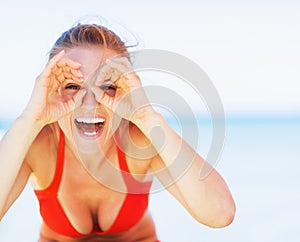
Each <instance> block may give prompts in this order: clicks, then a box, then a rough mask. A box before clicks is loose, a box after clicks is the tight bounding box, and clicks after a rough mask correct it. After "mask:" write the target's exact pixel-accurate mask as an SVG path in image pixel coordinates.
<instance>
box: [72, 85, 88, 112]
mask: <svg viewBox="0 0 300 242" xmlns="http://www.w3.org/2000/svg"><path fill="white" fill-rule="evenodd" d="M85 94H86V90H85V89H81V90H79V91H78V92H77V93H76V94H75V95H74V96H73V98H72V100H73V102H74V103H75V105H74V108H75V107H79V106H80V105H81V104H82V99H83V97H84V96H85Z"/></svg>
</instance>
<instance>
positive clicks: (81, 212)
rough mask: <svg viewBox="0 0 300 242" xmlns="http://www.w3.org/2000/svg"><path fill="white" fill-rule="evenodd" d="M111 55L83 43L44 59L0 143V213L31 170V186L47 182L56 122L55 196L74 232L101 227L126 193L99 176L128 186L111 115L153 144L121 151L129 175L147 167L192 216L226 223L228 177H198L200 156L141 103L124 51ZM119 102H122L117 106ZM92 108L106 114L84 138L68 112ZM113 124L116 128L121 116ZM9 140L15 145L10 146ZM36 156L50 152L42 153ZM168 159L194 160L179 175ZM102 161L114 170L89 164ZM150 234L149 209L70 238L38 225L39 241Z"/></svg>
mask: <svg viewBox="0 0 300 242" xmlns="http://www.w3.org/2000/svg"><path fill="white" fill-rule="evenodd" d="M117 55H118V53H116V52H115V51H113V50H108V49H103V48H101V47H97V46H89V47H85V46H82V47H76V48H72V49H67V50H65V51H63V52H60V53H59V54H58V55H56V56H55V57H53V58H52V59H51V60H50V62H49V63H48V64H47V65H46V67H45V69H44V71H43V72H42V73H41V75H40V76H39V77H38V78H37V80H36V84H35V87H34V90H33V93H32V96H31V99H30V101H29V103H28V105H27V107H26V108H25V110H24V112H23V113H22V115H21V116H20V117H19V118H18V119H17V120H16V121H15V122H14V124H13V125H12V127H11V128H10V130H9V131H8V132H7V134H6V135H5V137H4V138H3V139H2V141H1V143H0V157H1V160H0V176H1V177H3V179H2V181H4V182H1V184H0V190H1V191H3V194H4V196H1V199H0V218H2V217H3V216H4V214H5V213H6V211H7V210H8V209H9V207H10V206H11V205H12V204H13V202H14V201H15V200H16V198H17V197H18V195H19V194H20V193H21V192H22V190H23V188H24V186H25V185H26V183H27V180H28V179H29V177H31V183H32V186H33V188H34V189H45V188H46V187H48V186H49V185H50V184H51V181H52V180H53V177H54V172H55V168H56V155H57V146H58V141H59V132H60V129H61V130H62V131H63V132H64V134H65V167H64V174H63V178H62V181H61V185H60V188H59V194H58V197H59V201H60V203H61V205H62V207H63V209H64V211H65V213H66V215H67V217H68V219H69V220H70V222H71V224H72V225H73V226H74V228H75V229H76V230H77V231H78V232H80V233H82V234H88V233H89V232H90V231H91V230H92V228H93V224H94V221H95V219H96V220H97V221H98V224H99V226H100V227H101V228H102V230H107V229H108V228H109V227H110V226H111V225H112V223H113V222H114V220H115V218H116V217H117V215H118V212H119V209H120V207H121V205H122V202H123V201H124V199H125V194H124V193H122V192H118V191H116V189H110V188H109V187H107V186H105V184H106V183H105V182H110V183H113V184H114V187H115V188H117V189H118V190H123V189H125V190H126V186H125V184H124V181H123V179H122V176H121V172H120V171H119V167H118V158H117V153H116V143H115V140H114V138H113V127H114V126H113V125H112V120H113V118H115V117H119V118H120V117H121V118H123V120H127V121H128V122H129V125H128V134H129V136H130V139H131V141H132V142H133V143H134V145H135V146H136V147H139V148H145V147H150V146H151V148H152V150H155V151H157V152H154V153H151V155H149V156H147V157H142V158H141V157H138V158H137V157H133V156H131V155H126V154H132V153H134V148H133V146H129V147H127V148H126V149H125V150H123V152H124V153H125V157H126V161H127V164H128V167H129V170H130V172H131V173H132V174H133V176H134V177H135V178H136V179H137V180H143V179H144V176H143V175H146V174H147V173H148V172H149V170H151V171H152V172H153V174H154V175H156V176H157V177H158V179H159V180H160V181H161V183H162V184H163V185H165V186H166V187H167V188H166V189H167V190H168V191H169V192H170V193H171V194H172V195H173V196H174V197H175V198H176V199H177V200H178V201H179V202H180V203H181V204H182V205H183V206H184V207H185V208H186V209H187V211H188V212H189V213H190V214H191V216H193V217H194V218H195V219H196V220H197V221H199V222H200V223H202V224H205V225H207V226H210V227H224V226H227V225H228V224H230V223H231V222H232V220H233V218H234V214H235V204H234V201H233V198H232V196H231V194H230V191H229V189H228V187H227V185H226V183H225V182H224V180H223V179H222V177H221V176H220V175H219V174H218V172H217V171H216V170H214V169H213V170H212V172H211V173H210V175H209V176H208V177H207V178H206V179H205V180H199V173H200V169H201V167H202V166H203V164H204V162H205V161H204V160H203V159H202V158H201V157H200V156H199V155H198V154H197V153H195V151H194V150H193V149H192V148H191V147H189V146H188V145H187V144H186V143H185V142H184V141H183V140H182V139H181V137H179V136H178V135H177V134H176V133H175V132H174V131H173V130H172V129H171V128H170V127H169V125H168V124H167V123H166V121H165V120H164V119H163V117H162V116H161V115H159V114H158V113H156V111H155V110H154V109H153V108H152V107H151V105H146V106H143V108H140V107H141V104H144V103H145V102H147V98H146V96H144V95H143V90H142V86H141V82H140V79H139V77H138V76H137V75H136V73H134V72H130V74H128V75H122V74H124V73H127V72H128V71H130V70H131V66H130V63H129V61H128V60H127V59H126V58H124V57H117V58H114V57H115V56H117ZM107 59H109V61H106V60H107ZM99 63H100V64H101V65H102V66H103V68H102V69H101V70H102V74H101V75H100V76H101V78H99V79H97V80H93V79H92V78H90V77H91V76H92V73H93V71H94V70H95V69H96V68H97V67H98V65H99ZM108 77H109V78H108ZM107 79H110V82H112V84H113V85H115V86H116V92H115V95H114V96H110V95H108V94H107V92H105V91H103V90H102V89H101V87H102V85H103V82H104V81H105V80H107ZM67 80H72V83H73V84H74V85H77V86H78V87H80V88H78V89H76V88H75V90H73V89H72V90H71V91H70V90H69V89H65V90H67V91H68V92H69V94H68V95H66V97H65V98H62V95H61V93H60V91H59V90H60V88H61V86H62V85H63V84H64V83H65V82H66V81H67ZM134 90H139V96H138V97H137V96H135V95H133V94H132V93H134V92H133V91H134ZM126 95H127V96H126ZM128 95H129V96H128ZM126 97H129V98H126ZM120 105H122V108H119V107H120ZM133 110H135V111H134V112H133ZM92 115H100V116H101V117H104V118H105V120H106V121H105V125H104V127H103V130H102V133H101V135H100V136H99V137H97V138H95V139H88V138H87V137H84V136H82V135H80V134H79V133H78V130H77V129H76V127H75V126H74V119H75V118H78V116H80V117H82V116H84V117H90V116H92ZM118 125H119V126H120V127H122V125H123V121H122V122H121V119H120V122H118ZM155 126H157V127H160V129H161V130H162V131H163V132H164V143H163V145H162V143H161V140H160V138H159V137H156V136H153V135H152V136H151V131H153V127H155ZM23 127H26V129H24V128H23ZM152 134H153V132H152ZM150 140H151V142H150ZM12 144H14V147H15V148H14V150H12V149H11V145H12ZM87 144H88V145H87ZM86 147H92V148H89V149H86ZM99 147H100V151H99V149H98V148H99ZM96 148H97V149H96ZM174 151H178V152H177V153H176V152H174ZM42 157H48V158H47V160H45V159H43V158H42ZM99 157H101V158H99ZM174 160H175V161H179V162H180V163H182V164H184V163H185V162H190V161H191V160H192V161H193V162H192V163H191V166H190V168H189V169H188V170H187V171H186V172H185V175H184V176H182V177H181V178H180V179H178V173H176V171H173V170H168V167H169V166H170V165H171V164H172V163H173V162H174ZM91 161H93V163H92V164H93V165H95V166H91V167H89V172H88V171H87V169H86V167H88V164H91ZM105 162H106V163H107V162H109V164H111V165H112V167H114V168H116V169H111V170H106V169H104V170H101V169H100V171H99V169H98V170H97V169H96V168H95V167H97V164H102V163H105ZM97 172H98V173H97ZM96 173H97V174H98V178H99V177H103V174H108V175H107V176H106V177H107V178H106V179H107V180H101V181H102V183H101V182H99V180H98V178H97V177H96V178H95V177H93V175H91V174H96ZM99 174H100V175H99ZM101 174H102V176H101ZM78 177H80V180H79V179H78ZM103 179H104V178H103ZM75 191H76V192H75ZM91 194H97V195H93V196H91ZM107 198H109V199H107ZM155 239H156V233H155V227H154V224H153V221H152V218H151V215H150V213H149V212H148V211H147V212H146V213H145V215H144V217H143V218H142V219H141V220H140V221H139V222H138V223H137V224H136V225H135V226H134V227H133V228H131V229H130V230H129V231H126V232H122V233H119V234H115V235H105V236H103V235H93V236H90V237H86V238H82V239H81V240H78V239H77V240H76V239H72V238H66V237H65V236H62V235H59V234H57V233H55V232H54V231H52V230H51V229H50V228H48V227H47V226H46V225H45V224H43V226H42V228H41V239H40V240H41V241H51V240H52V241H53V240H57V241H86V240H88V241H128V240H132V241H155Z"/></svg>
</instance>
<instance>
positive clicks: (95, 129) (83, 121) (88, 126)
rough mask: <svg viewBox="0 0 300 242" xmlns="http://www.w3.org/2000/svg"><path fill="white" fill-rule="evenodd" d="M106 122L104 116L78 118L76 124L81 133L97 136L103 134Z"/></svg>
mask: <svg viewBox="0 0 300 242" xmlns="http://www.w3.org/2000/svg"><path fill="white" fill-rule="evenodd" d="M104 124H105V119H104V118H76V119H75V125H76V127H77V128H78V130H79V131H80V134H81V135H83V136H85V137H90V138H95V137H98V136H100V135H101V133H102V130H103V127H104Z"/></svg>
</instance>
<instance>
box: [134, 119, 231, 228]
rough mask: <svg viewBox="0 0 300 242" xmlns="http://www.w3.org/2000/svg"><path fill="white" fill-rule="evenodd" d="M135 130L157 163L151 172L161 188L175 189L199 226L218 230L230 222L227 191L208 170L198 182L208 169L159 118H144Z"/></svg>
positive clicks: (220, 181) (228, 193)
mask: <svg viewBox="0 0 300 242" xmlns="http://www.w3.org/2000/svg"><path fill="white" fill-rule="evenodd" d="M136 125H138V127H139V129H140V130H141V131H142V132H143V133H144V134H145V135H146V136H147V137H148V139H150V140H151V143H152V145H153V146H154V147H155V148H156V150H157V152H158V154H159V157H160V159H156V160H154V162H153V163H152V169H153V170H154V171H155V172H156V174H157V176H158V178H159V180H160V181H161V182H162V184H163V185H164V186H165V187H170V185H172V186H175V187H176V190H177V191H178V192H179V194H177V195H178V196H177V199H178V200H181V202H182V203H183V205H184V206H185V207H186V208H187V209H188V211H189V212H190V213H191V214H192V215H193V216H194V217H195V218H196V219H197V220H198V221H200V222H202V223H204V224H207V225H209V226H212V227H222V226H224V225H226V224H228V223H230V222H231V220H232V216H233V214H234V212H235V205H234V202H233V199H232V197H231V194H230V192H229V189H228V187H227V185H226V183H225V182H224V180H223V179H222V177H221V176H220V175H219V174H218V172H217V171H216V170H215V169H213V167H211V170H210V171H211V172H210V174H209V175H208V176H207V177H206V178H205V179H200V171H201V169H202V168H203V166H204V165H206V166H208V165H209V164H207V163H206V161H205V160H204V159H202V158H201V157H200V156H199V155H198V154H197V152H196V151H195V150H194V149H193V148H192V147H190V146H189V145H188V144H187V143H186V142H185V141H184V140H183V139H182V138H181V137H180V136H179V135H178V134H176V132H174V131H173V129H172V128H171V127H170V126H169V125H168V123H167V122H166V121H165V120H164V118H163V117H161V116H160V115H159V114H152V115H151V116H150V115H144V117H143V118H141V119H138V120H137V121H136Z"/></svg>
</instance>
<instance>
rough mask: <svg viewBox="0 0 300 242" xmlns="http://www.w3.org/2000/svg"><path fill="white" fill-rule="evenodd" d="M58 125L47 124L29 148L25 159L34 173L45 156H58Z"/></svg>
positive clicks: (50, 157)
mask: <svg viewBox="0 0 300 242" xmlns="http://www.w3.org/2000/svg"><path fill="white" fill-rule="evenodd" d="M56 126H57V125H55V124H51V125H47V126H45V127H44V128H43V129H42V130H41V131H40V133H39V134H38V135H37V137H36V138H35V140H34V141H33V143H32V144H31V146H30V148H29V150H28V153H27V155H26V159H25V161H26V162H27V163H28V164H29V166H30V167H31V168H32V171H33V172H34V173H35V172H36V171H38V170H39V169H40V166H41V164H42V163H44V162H43V160H44V159H45V157H47V160H49V159H50V160H51V159H52V157H54V158H55V157H56V153H57V144H58V139H59V131H58V130H57V127H56Z"/></svg>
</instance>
